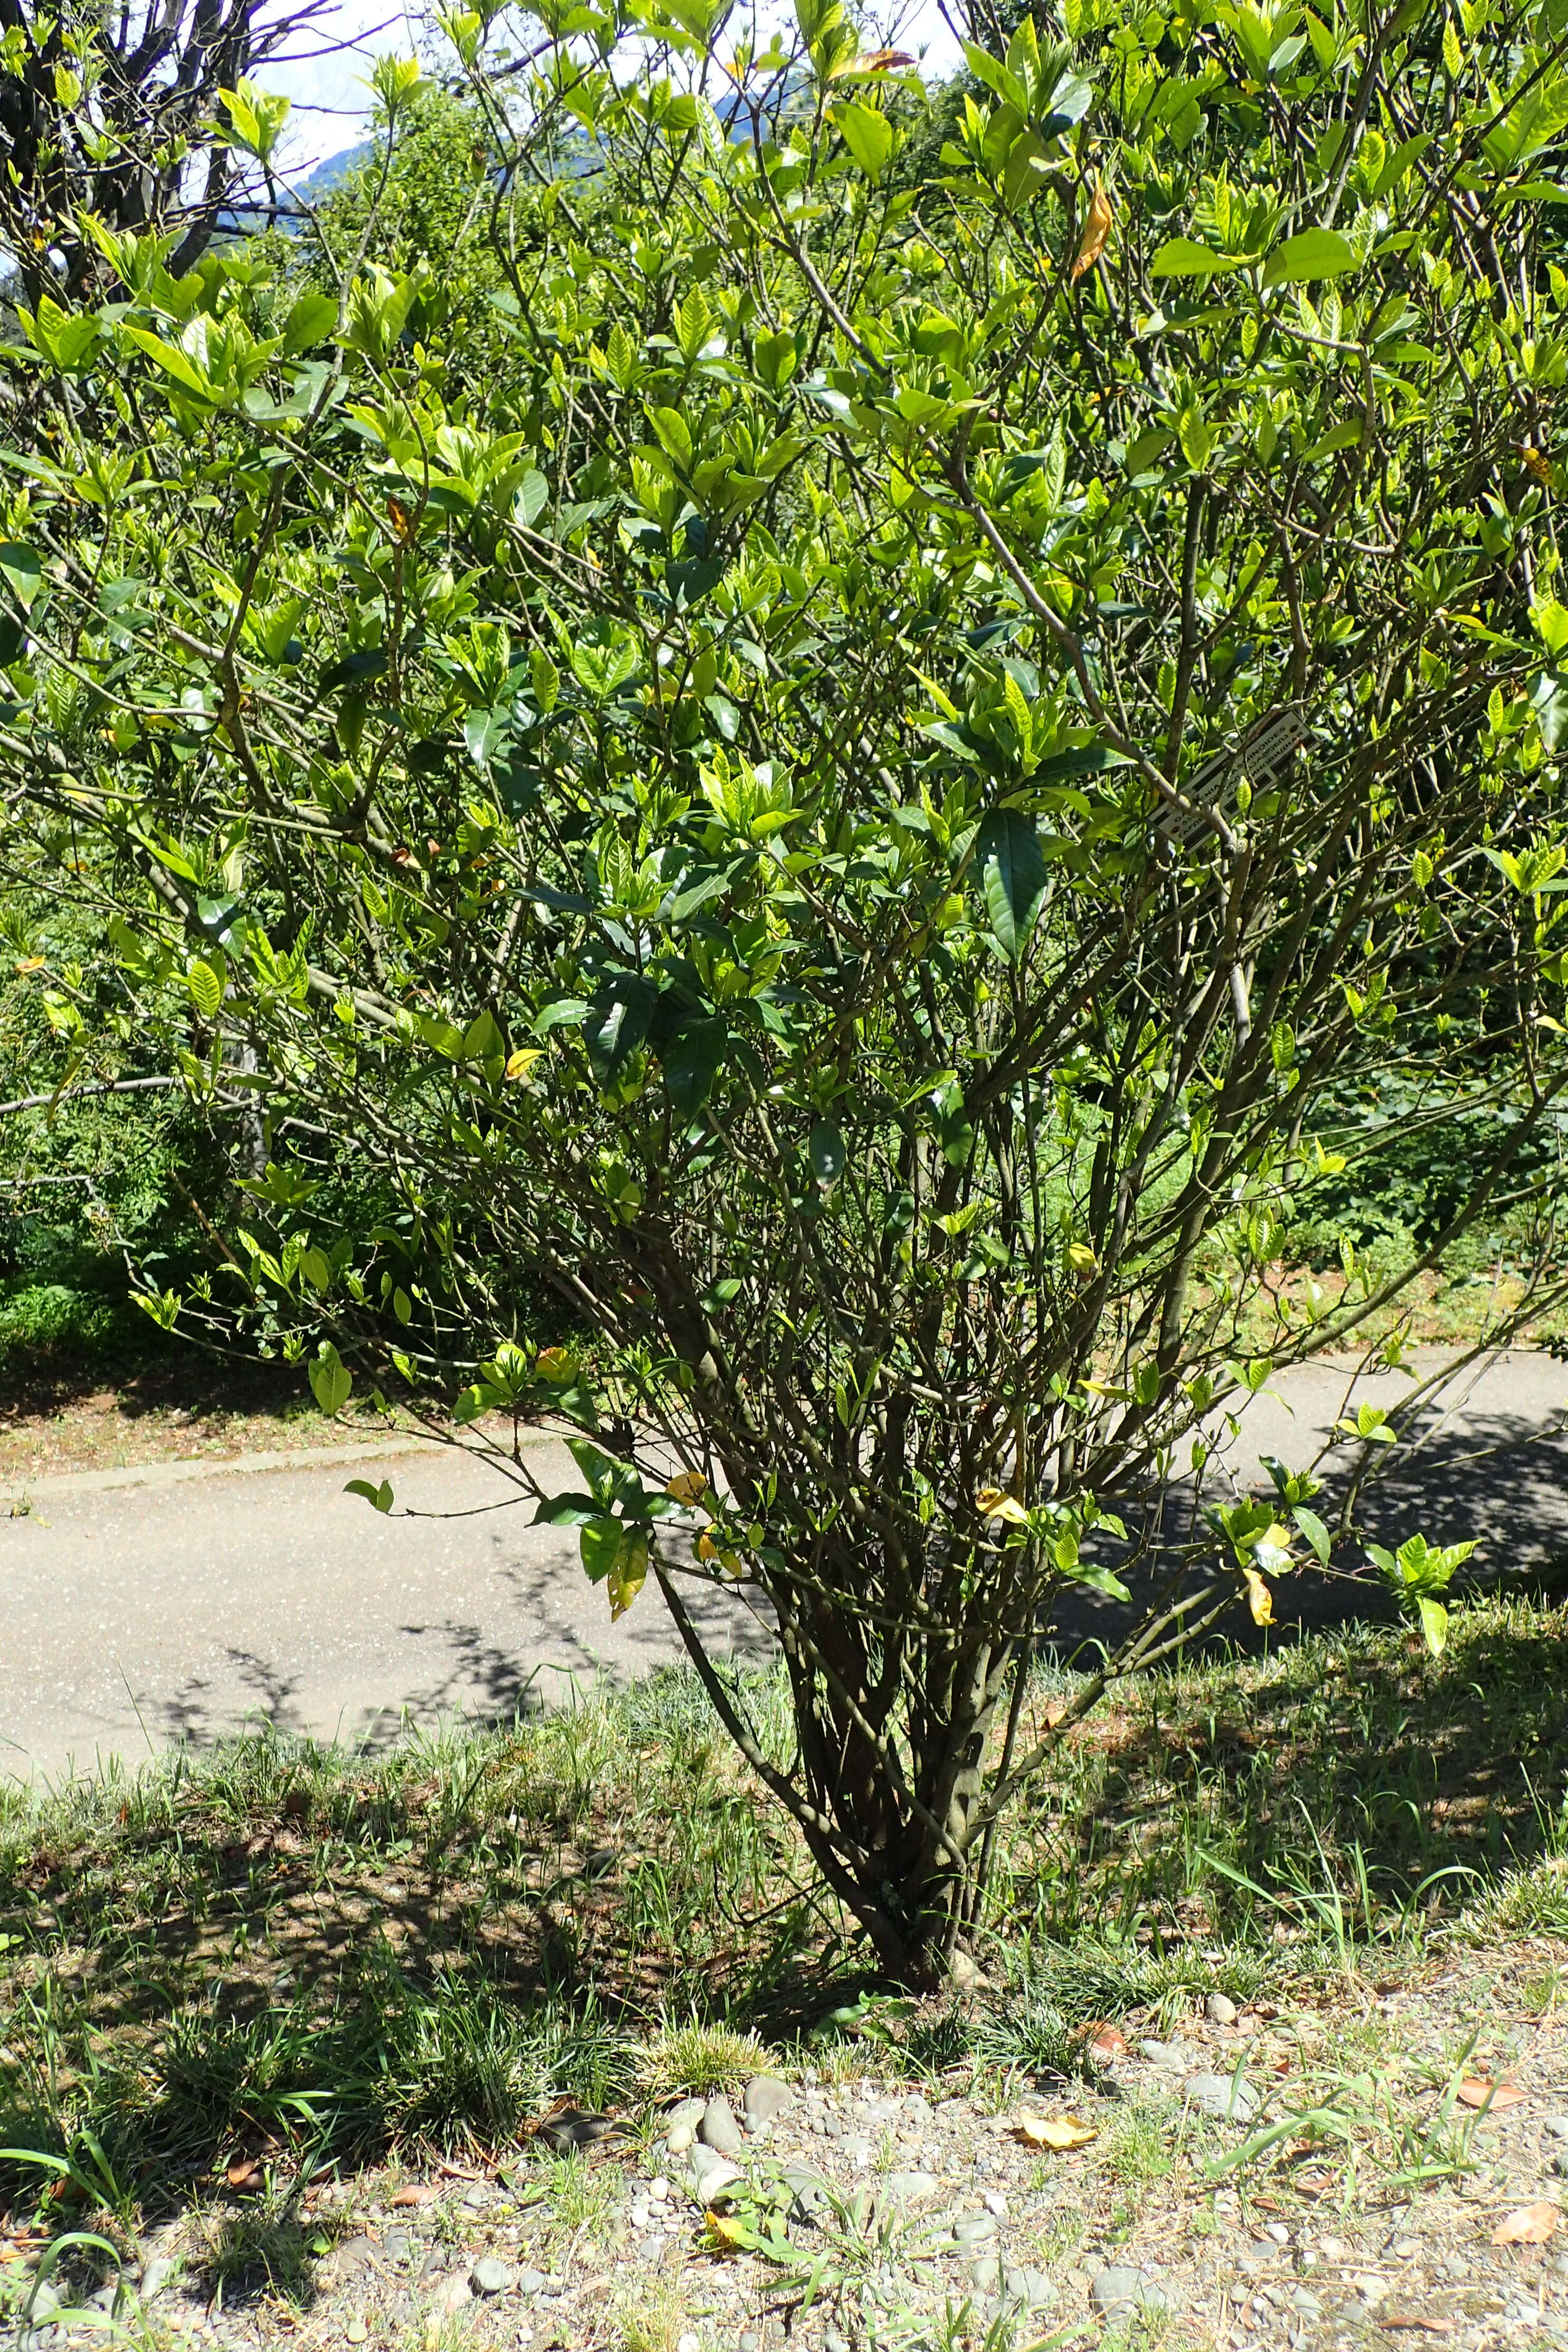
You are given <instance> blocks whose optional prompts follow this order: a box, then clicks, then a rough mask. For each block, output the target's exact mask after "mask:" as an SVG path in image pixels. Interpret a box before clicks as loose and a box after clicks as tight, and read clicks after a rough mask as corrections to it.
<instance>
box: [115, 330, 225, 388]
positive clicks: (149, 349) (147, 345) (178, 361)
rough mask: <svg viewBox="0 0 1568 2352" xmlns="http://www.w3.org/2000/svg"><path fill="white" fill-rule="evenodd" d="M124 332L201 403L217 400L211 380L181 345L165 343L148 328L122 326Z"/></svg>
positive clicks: (130, 340) (127, 337)
mask: <svg viewBox="0 0 1568 2352" xmlns="http://www.w3.org/2000/svg"><path fill="white" fill-rule="evenodd" d="M120 331H121V334H122V335H123V336H124V337H125V338H126V340H127V341H129V342H132V343H134V344H135V345H136V346H137V348H138V349H139V350H140V351H143V352H146V354H147V356H148V358H149V359H150V360H153V361H155V362H156V363H157V365H158V366H159V367H161V368H162V369H163V373H164V374H165V375H169V376H173V377H174V382H175V383H177V384H178V385H179V386H180V387H181V389H182V391H184V392H194V393H195V394H196V396H197V398H198V399H200V400H211V399H212V398H213V397H214V392H213V385H212V381H211V378H210V377H209V376H207V375H206V374H205V373H204V371H203V370H202V369H200V368H199V367H197V365H196V363H195V360H193V359H192V358H191V356H190V353H189V352H183V351H182V350H181V349H180V347H179V345H178V344H177V343H166V342H164V341H163V337H162V336H161V335H154V334H150V333H149V332H148V331H147V329H146V328H145V327H121V330H120Z"/></svg>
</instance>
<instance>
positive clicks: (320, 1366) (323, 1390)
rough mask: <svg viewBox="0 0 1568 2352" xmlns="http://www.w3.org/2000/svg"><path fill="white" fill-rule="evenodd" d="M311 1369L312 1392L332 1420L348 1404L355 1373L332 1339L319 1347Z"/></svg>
mask: <svg viewBox="0 0 1568 2352" xmlns="http://www.w3.org/2000/svg"><path fill="white" fill-rule="evenodd" d="M352 1389H353V1374H352V1372H351V1371H350V1370H349V1369H348V1366H347V1365H346V1364H345V1363H344V1362H343V1360H342V1357H341V1356H340V1355H339V1353H338V1351H337V1349H335V1348H334V1347H333V1345H332V1343H331V1340H330V1339H323V1340H322V1342H321V1346H320V1347H319V1348H318V1349H317V1350H316V1353H315V1356H314V1358H313V1360H312V1361H311V1364H310V1393H311V1395H312V1396H313V1397H314V1398H315V1400H316V1402H317V1403H318V1404H319V1405H320V1406H321V1411H322V1412H324V1413H325V1414H326V1415H327V1417H328V1419H329V1420H331V1419H332V1418H333V1417H334V1416H335V1415H336V1414H338V1413H340V1412H342V1409H343V1407H344V1405H345V1404H347V1402H348V1401H349V1392H350V1391H351V1390H352Z"/></svg>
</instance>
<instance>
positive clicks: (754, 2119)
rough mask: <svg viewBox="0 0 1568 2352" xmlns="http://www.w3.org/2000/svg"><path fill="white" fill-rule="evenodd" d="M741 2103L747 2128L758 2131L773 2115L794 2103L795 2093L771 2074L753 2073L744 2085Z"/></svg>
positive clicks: (777, 2114)
mask: <svg viewBox="0 0 1568 2352" xmlns="http://www.w3.org/2000/svg"><path fill="white" fill-rule="evenodd" d="M742 2104H743V2105H744V2107H745V2110H746V2123H747V2126H748V2128H749V2129H750V2130H752V2131H760V2130H761V2129H762V2127H763V2125H764V2124H771V2123H772V2122H773V2118H774V2116H782V2115H783V2113H784V2109H785V2108H786V2107H789V2106H793V2105H795V2093H794V2092H793V2091H792V2090H791V2089H790V2087H789V2084H787V2083H780V2082H778V2081H776V2080H775V2079H774V2077H773V2075H772V2074H753V2075H752V2079H751V2081H750V2082H749V2083H748V2084H747V2085H746V2090H745V2096H744V2099H743V2102H742Z"/></svg>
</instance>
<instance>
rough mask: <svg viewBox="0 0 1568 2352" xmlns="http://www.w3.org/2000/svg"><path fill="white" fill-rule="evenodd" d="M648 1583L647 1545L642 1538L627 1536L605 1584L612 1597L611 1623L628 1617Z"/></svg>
mask: <svg viewBox="0 0 1568 2352" xmlns="http://www.w3.org/2000/svg"><path fill="white" fill-rule="evenodd" d="M646 1582H647V1541H646V1539H645V1538H643V1537H641V1536H627V1538H626V1540H625V1542H624V1543H623V1544H622V1546H621V1549H620V1553H619V1556H618V1557H617V1559H616V1564H615V1566H614V1568H612V1569H611V1570H610V1573H609V1577H608V1580H607V1581H606V1584H605V1591H607V1592H608V1594H609V1596H610V1622H611V1624H612V1625H613V1624H615V1623H616V1620H617V1619H619V1618H622V1617H624V1616H625V1615H626V1611H627V1610H628V1609H629V1608H630V1607H631V1605H632V1602H633V1601H635V1600H636V1599H637V1594H638V1593H639V1592H640V1591H642V1589H643V1586H644V1585H645V1584H646Z"/></svg>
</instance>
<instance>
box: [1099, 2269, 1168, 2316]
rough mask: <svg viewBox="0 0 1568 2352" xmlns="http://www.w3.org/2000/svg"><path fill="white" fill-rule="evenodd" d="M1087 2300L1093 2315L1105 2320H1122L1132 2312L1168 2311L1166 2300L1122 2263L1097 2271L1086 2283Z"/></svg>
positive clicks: (1152, 2286) (1137, 2273) (1138, 2273)
mask: <svg viewBox="0 0 1568 2352" xmlns="http://www.w3.org/2000/svg"><path fill="white" fill-rule="evenodd" d="M1089 2301H1090V2303H1092V2304H1093V2305H1094V2307H1095V2309H1096V2311H1099V2312H1103V2314H1104V2315H1105V2316H1106V2317H1107V2318H1108V2319H1116V2318H1123V2317H1125V2315H1127V2314H1128V2313H1129V2312H1131V2311H1168V2310H1169V2309H1170V2307H1171V2306H1170V2301H1169V2298H1168V2297H1167V2296H1166V2295H1165V2294H1163V2292H1162V2290H1161V2289H1160V2288H1159V2287H1157V2286H1156V2285H1155V2284H1154V2282H1153V2280H1152V2279H1151V2278H1146V2277H1145V2276H1144V2274H1143V2273H1142V2271H1135V2270H1132V2269H1130V2268H1128V2267H1125V2266H1124V2265H1122V2264H1121V2263H1113V2264H1111V2265H1110V2267H1109V2268H1108V2269H1105V2270H1102V2271H1097V2272H1096V2273H1095V2274H1094V2276H1093V2278H1092V2279H1091V2280H1090V2281H1089Z"/></svg>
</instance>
